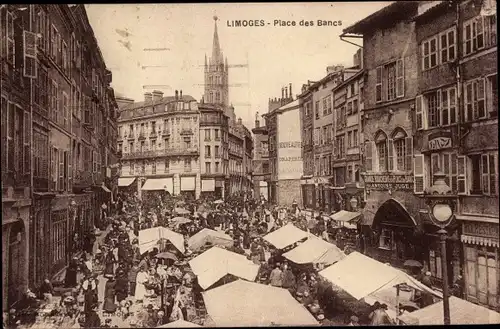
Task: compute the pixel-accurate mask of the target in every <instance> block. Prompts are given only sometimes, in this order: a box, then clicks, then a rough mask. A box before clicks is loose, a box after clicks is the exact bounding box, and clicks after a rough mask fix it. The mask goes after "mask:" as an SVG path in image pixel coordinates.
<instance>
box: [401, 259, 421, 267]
mask: <svg viewBox="0 0 500 329" xmlns="http://www.w3.org/2000/svg"><path fill="white" fill-rule="evenodd" d="M403 265H404V266H406V267H423V265H422V263H420V262H419V261H417V260H413V259H409V260H407V261H405V263H404V264H403Z"/></svg>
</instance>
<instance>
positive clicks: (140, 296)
mask: <svg viewBox="0 0 500 329" xmlns="http://www.w3.org/2000/svg"><path fill="white" fill-rule="evenodd" d="M147 281H148V274H147V273H146V269H145V267H144V266H141V268H140V270H139V272H138V273H137V278H136V284H135V294H134V295H135V300H136V301H137V302H139V301H141V302H142V301H143V300H144V296H145V295H146V287H145V286H144V284H145V283H146V282H147Z"/></svg>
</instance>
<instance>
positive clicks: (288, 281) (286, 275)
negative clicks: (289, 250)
mask: <svg viewBox="0 0 500 329" xmlns="http://www.w3.org/2000/svg"><path fill="white" fill-rule="evenodd" d="M282 287H283V288H295V275H293V273H292V270H290V269H287V270H285V271H284V272H283V284H282Z"/></svg>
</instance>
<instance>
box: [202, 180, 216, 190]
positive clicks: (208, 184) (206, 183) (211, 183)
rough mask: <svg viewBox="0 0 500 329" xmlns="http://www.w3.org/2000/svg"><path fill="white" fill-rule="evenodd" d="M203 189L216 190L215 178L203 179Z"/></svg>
mask: <svg viewBox="0 0 500 329" xmlns="http://www.w3.org/2000/svg"><path fill="white" fill-rule="evenodd" d="M201 191H202V192H213V191H215V179H203V180H202V181H201Z"/></svg>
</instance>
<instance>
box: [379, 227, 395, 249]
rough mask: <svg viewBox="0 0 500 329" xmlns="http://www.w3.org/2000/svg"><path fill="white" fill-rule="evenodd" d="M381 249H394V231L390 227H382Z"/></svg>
mask: <svg viewBox="0 0 500 329" xmlns="http://www.w3.org/2000/svg"><path fill="white" fill-rule="evenodd" d="M378 247H379V248H380V249H385V250H392V231H391V230H388V229H382V232H380V238H379V245H378Z"/></svg>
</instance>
